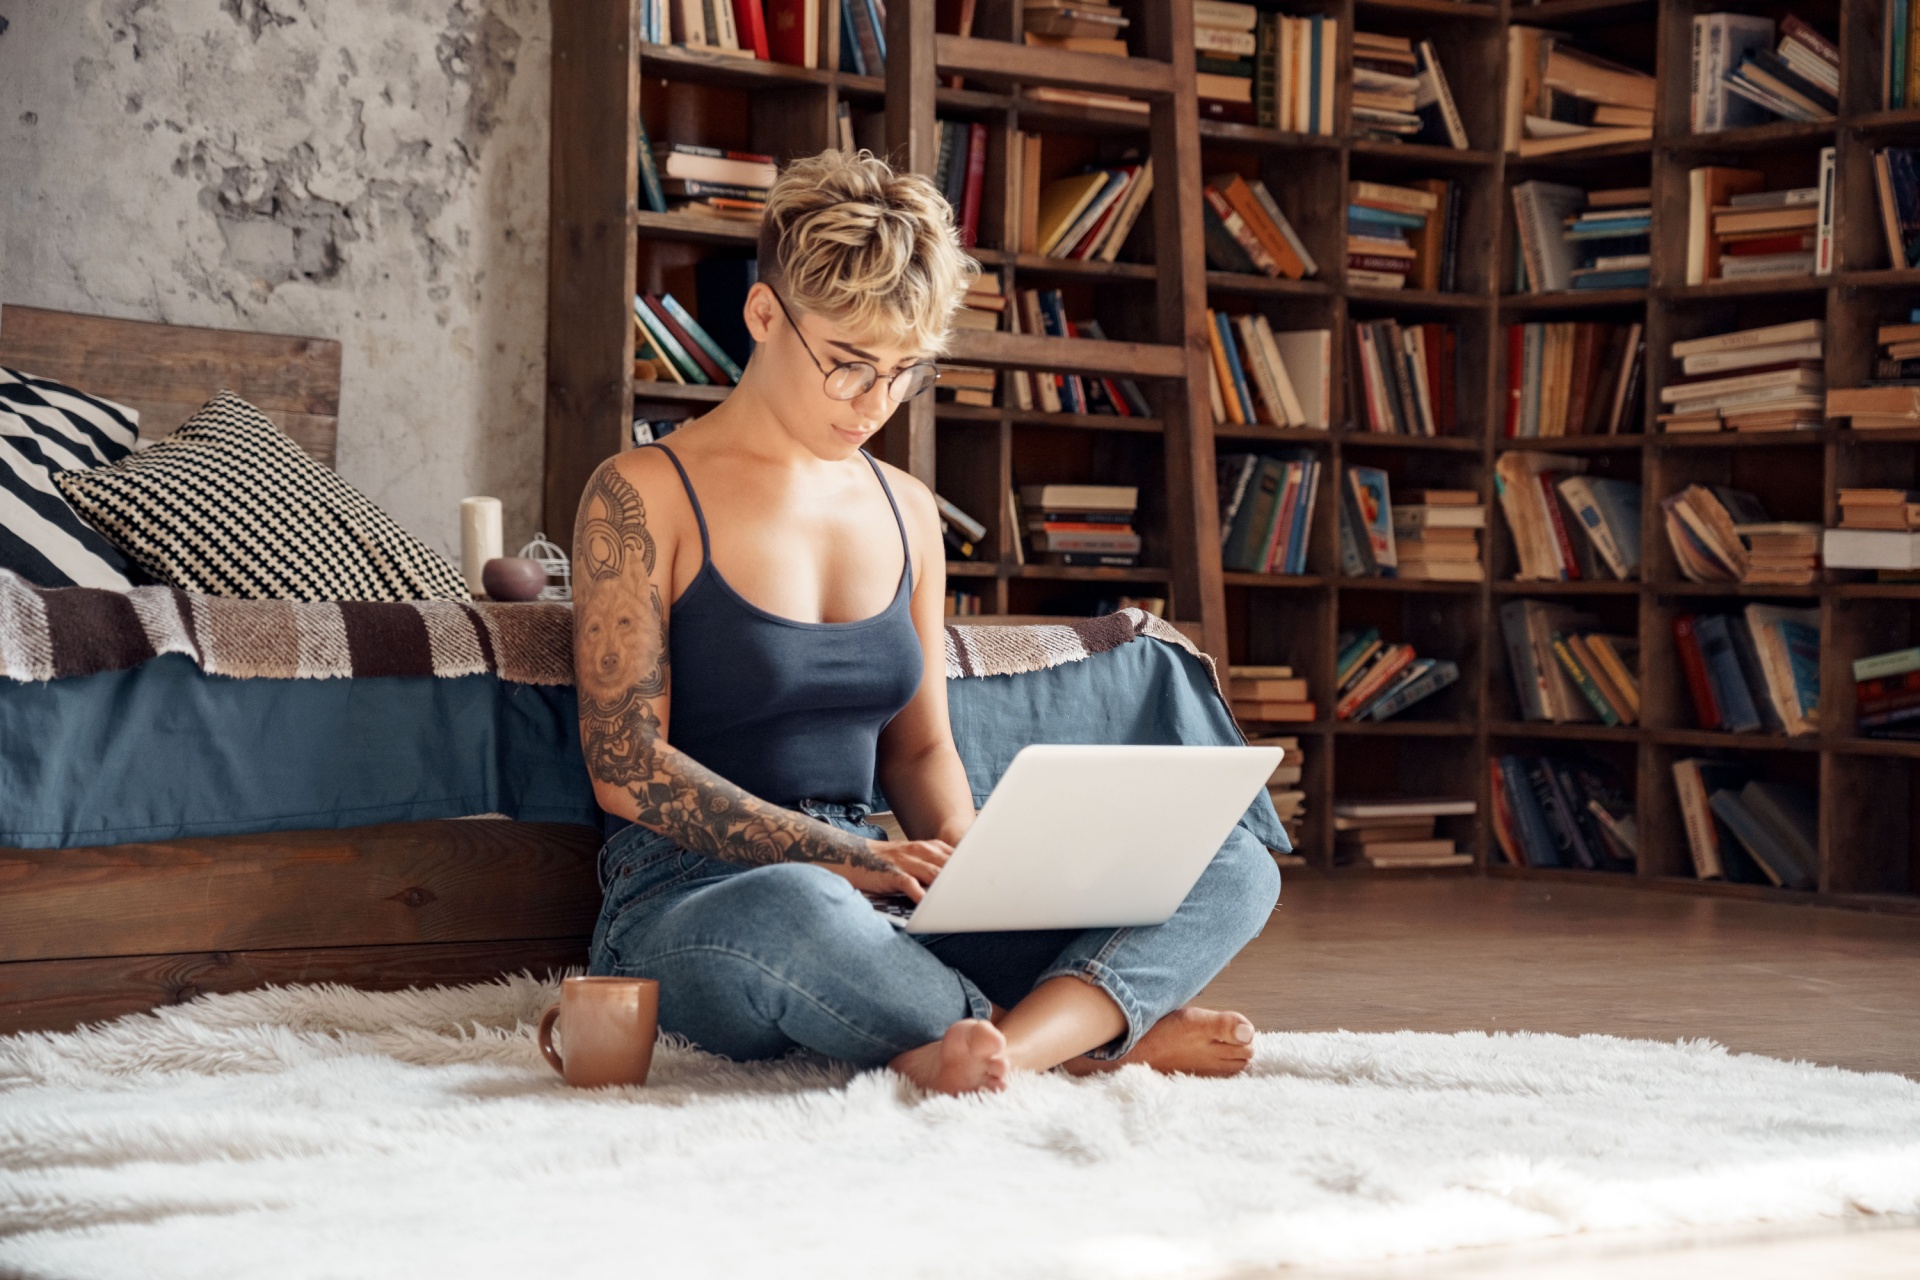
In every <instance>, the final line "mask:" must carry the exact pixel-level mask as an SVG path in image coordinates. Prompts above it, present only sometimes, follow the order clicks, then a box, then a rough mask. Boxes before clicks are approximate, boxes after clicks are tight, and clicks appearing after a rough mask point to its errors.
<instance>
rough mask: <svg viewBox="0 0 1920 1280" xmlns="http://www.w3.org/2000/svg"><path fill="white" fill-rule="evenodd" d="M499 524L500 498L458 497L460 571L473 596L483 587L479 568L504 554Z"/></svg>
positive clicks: (480, 591)
mask: <svg viewBox="0 0 1920 1280" xmlns="http://www.w3.org/2000/svg"><path fill="white" fill-rule="evenodd" d="M500 526H501V518H500V499H498V498H462V499H460V572H461V575H462V576H464V577H465V578H466V580H467V590H468V591H470V592H472V593H473V594H474V595H476V596H477V595H479V594H481V593H482V591H484V590H485V588H484V587H482V586H481V583H480V571H481V570H482V569H484V568H486V564H487V561H489V560H497V559H499V558H500V556H501V555H502V554H503V551H502V547H501V541H500V537H501V535H500Z"/></svg>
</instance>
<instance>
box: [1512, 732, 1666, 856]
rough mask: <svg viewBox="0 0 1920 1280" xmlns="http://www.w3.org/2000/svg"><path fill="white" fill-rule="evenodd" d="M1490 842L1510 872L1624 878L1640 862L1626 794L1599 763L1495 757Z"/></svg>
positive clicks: (1615, 776) (1630, 803)
mask: <svg viewBox="0 0 1920 1280" xmlns="http://www.w3.org/2000/svg"><path fill="white" fill-rule="evenodd" d="M1487 772H1488V774H1489V775H1490V777H1489V782H1490V783H1491V785H1490V787H1489V788H1488V792H1489V794H1490V796H1491V797H1492V802H1493V838H1494V843H1496V844H1498V845H1499V846H1500V852H1501V853H1502V854H1503V855H1504V856H1505V857H1506V860H1507V861H1508V862H1509V863H1510V864H1512V865H1513V866H1516V867H1576V868H1579V869H1582V870H1586V871H1631V870H1633V867H1634V864H1635V863H1636V862H1637V861H1638V860H1639V856H1640V835H1639V830H1638V828H1637V826H1636V825H1635V822H1634V811H1633V801H1632V799H1631V798H1630V797H1631V794H1632V793H1631V792H1630V790H1629V789H1628V788H1627V787H1626V786H1625V785H1623V783H1622V782H1621V779H1620V775H1619V774H1618V773H1616V772H1615V771H1614V770H1613V769H1612V768H1610V767H1609V766H1607V765H1605V764H1602V763H1600V762H1598V761H1594V760H1588V759H1576V758H1571V757H1562V756H1551V755H1548V756H1516V755H1502V756H1494V757H1493V758H1491V759H1489V760H1488V761H1487Z"/></svg>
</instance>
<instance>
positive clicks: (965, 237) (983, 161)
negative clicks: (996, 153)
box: [960, 122, 987, 248]
mask: <svg viewBox="0 0 1920 1280" xmlns="http://www.w3.org/2000/svg"><path fill="white" fill-rule="evenodd" d="M986 178H987V126H985V125H984V124H980V123H978V122H975V123H974V124H972V125H971V126H969V127H968V129H967V172H966V179H965V187H964V188H963V190H962V193H961V196H960V243H961V244H963V245H966V246H968V247H969V248H971V247H972V246H973V244H974V243H975V241H976V240H977V238H978V235H979V231H980V191H981V188H982V186H983V185H984V184H985V182H986Z"/></svg>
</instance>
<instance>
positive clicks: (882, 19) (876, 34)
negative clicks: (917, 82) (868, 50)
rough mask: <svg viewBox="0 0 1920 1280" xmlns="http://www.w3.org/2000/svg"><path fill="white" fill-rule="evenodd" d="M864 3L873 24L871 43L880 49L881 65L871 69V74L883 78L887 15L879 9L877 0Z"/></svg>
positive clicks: (885, 72)
mask: <svg viewBox="0 0 1920 1280" xmlns="http://www.w3.org/2000/svg"><path fill="white" fill-rule="evenodd" d="M864 3H865V4H866V6H867V17H868V18H869V19H870V20H871V21H872V22H873V43H874V44H875V45H877V46H879V49H880V62H881V65H880V66H877V67H875V68H874V69H873V74H875V75H877V76H883V75H885V74H887V68H886V61H887V15H886V13H885V11H884V10H883V9H882V8H881V6H880V2H879V0H864Z"/></svg>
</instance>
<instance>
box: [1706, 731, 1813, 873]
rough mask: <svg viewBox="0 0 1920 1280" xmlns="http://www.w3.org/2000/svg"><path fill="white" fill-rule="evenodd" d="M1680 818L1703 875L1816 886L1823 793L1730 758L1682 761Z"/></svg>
mask: <svg viewBox="0 0 1920 1280" xmlns="http://www.w3.org/2000/svg"><path fill="white" fill-rule="evenodd" d="M1673 785H1674V790H1675V792H1676V793H1678V796H1679V800H1680V818H1681V821H1682V823H1683V824H1684V825H1685V827H1686V831H1687V847H1688V848H1689V850H1690V851H1691V852H1692V854H1693V871H1694V874H1695V875H1696V876H1698V877H1699V878H1700V879H1702V880H1730V881H1733V882H1735V883H1739V884H1771V885H1774V886H1776V887H1778V888H1782V889H1812V888H1813V887H1814V868H1815V867H1816V866H1818V865H1819V854H1818V850H1819V830H1820V825H1819V816H1820V808H1819V797H1818V796H1817V795H1816V794H1815V793H1814V791H1813V790H1812V788H1810V787H1805V786H1801V785H1798V784H1794V783H1784V782H1770V781H1767V780H1764V779H1761V778H1756V777H1755V776H1754V772H1753V770H1752V769H1751V768H1750V767H1748V766H1746V765H1744V764H1738V763H1735V762H1732V761H1727V760H1676V761H1674V762H1673Z"/></svg>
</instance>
